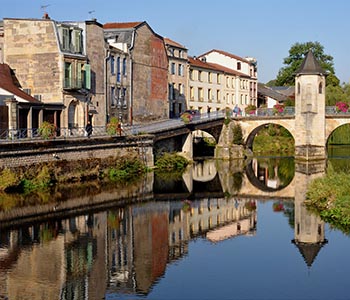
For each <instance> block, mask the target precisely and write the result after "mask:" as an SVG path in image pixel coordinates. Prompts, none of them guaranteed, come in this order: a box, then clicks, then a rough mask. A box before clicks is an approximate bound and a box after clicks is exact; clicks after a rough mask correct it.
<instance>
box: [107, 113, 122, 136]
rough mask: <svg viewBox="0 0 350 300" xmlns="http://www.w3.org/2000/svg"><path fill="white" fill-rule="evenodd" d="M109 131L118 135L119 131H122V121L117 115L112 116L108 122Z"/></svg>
mask: <svg viewBox="0 0 350 300" xmlns="http://www.w3.org/2000/svg"><path fill="white" fill-rule="evenodd" d="M107 133H108V134H109V135H116V134H117V133H118V134H120V133H121V127H120V123H119V120H118V119H117V118H116V117H112V118H111V120H110V121H109V123H108V124H107Z"/></svg>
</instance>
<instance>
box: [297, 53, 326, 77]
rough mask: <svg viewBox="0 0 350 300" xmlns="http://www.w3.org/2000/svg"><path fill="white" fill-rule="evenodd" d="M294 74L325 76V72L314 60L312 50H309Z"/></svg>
mask: <svg viewBox="0 0 350 300" xmlns="http://www.w3.org/2000/svg"><path fill="white" fill-rule="evenodd" d="M295 73H296V75H317V74H320V75H326V72H325V70H323V69H322V67H321V66H320V64H319V63H318V61H317V60H316V58H315V55H314V54H313V52H312V50H309V52H308V53H307V54H306V56H305V58H304V61H303V62H302V64H301V66H300V68H299V70H297V71H296V72H295Z"/></svg>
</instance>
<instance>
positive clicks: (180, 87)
mask: <svg viewBox="0 0 350 300" xmlns="http://www.w3.org/2000/svg"><path fill="white" fill-rule="evenodd" d="M164 43H165V47H166V49H167V54H168V60H169V73H168V81H169V91H168V96H169V113H170V115H169V117H170V118H177V117H179V116H180V114H181V113H182V112H184V111H185V110H186V109H187V103H186V95H187V86H188V71H187V69H188V57H187V48H186V47H184V46H183V45H181V44H179V43H177V42H174V41H172V40H171V39H169V38H164Z"/></svg>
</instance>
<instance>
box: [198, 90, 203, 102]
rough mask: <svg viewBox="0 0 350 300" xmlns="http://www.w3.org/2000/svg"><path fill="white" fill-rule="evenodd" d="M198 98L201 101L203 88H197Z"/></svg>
mask: <svg viewBox="0 0 350 300" xmlns="http://www.w3.org/2000/svg"><path fill="white" fill-rule="evenodd" d="M198 100H199V101H203V100H204V98H203V88H198Z"/></svg>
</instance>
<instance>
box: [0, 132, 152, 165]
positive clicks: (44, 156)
mask: <svg viewBox="0 0 350 300" xmlns="http://www.w3.org/2000/svg"><path fill="white" fill-rule="evenodd" d="M135 156H137V157H139V158H140V159H141V160H142V161H143V162H144V163H145V164H146V166H148V167H152V166H153V165H154V161H153V137H152V136H149V135H140V136H127V137H126V136H122V137H92V138H81V139H74V140H64V139H51V140H45V141H43V140H40V141H35V140H30V141H21V142H17V141H15V142H1V143H0V169H3V168H5V167H8V168H16V167H23V166H28V167H29V166H30V165H35V164H38V163H43V162H57V161H67V162H69V161H78V160H80V161H81V160H88V159H92V158H97V159H104V158H108V157H114V158H118V157H135Z"/></svg>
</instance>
